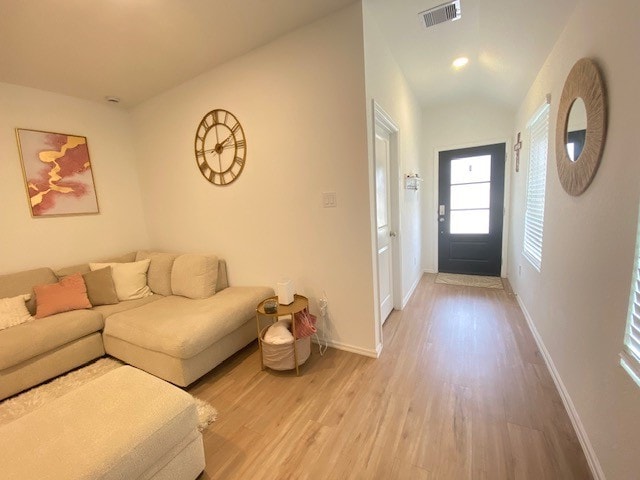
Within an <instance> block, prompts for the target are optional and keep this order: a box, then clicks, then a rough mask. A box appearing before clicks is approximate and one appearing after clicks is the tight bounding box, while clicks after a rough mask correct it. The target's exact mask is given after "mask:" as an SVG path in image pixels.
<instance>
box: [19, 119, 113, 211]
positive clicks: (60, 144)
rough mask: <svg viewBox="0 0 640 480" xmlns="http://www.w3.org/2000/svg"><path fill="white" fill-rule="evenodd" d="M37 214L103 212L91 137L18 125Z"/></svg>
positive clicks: (31, 206) (29, 190)
mask: <svg viewBox="0 0 640 480" xmlns="http://www.w3.org/2000/svg"><path fill="white" fill-rule="evenodd" d="M16 140H17V142H18V152H19V154H20V162H21V165H22V174H23V177H24V183H25V188H26V192H27V200H28V203H29V211H30V213H31V216H32V217H33V218H42V217H58V216H65V215H92V214H97V213H100V208H99V206H98V196H97V194H96V188H95V181H94V178H93V169H92V168H91V159H90V157H89V146H88V144H87V138H86V137H83V136H81V135H69V134H64V133H54V132H45V131H41V130H29V129H24V128H16Z"/></svg>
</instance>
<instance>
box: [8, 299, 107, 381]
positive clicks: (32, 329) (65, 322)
mask: <svg viewBox="0 0 640 480" xmlns="http://www.w3.org/2000/svg"><path fill="white" fill-rule="evenodd" d="M103 326H104V321H103V319H102V315H101V314H100V313H99V312H95V311H93V310H74V311H72V312H65V313H59V314H57V315H51V316H50V317H47V318H43V319H40V320H34V321H33V322H27V323H23V324H21V325H17V326H15V327H12V328H8V329H6V330H3V331H2V334H1V335H0V370H3V369H5V368H8V367H12V366H14V365H18V364H19V363H21V362H24V361H25V360H29V359H30V358H33V357H35V356H37V355H40V354H42V353H45V352H49V351H51V350H53V349H55V348H57V347H59V346H61V345H65V344H67V343H69V342H72V341H74V340H76V339H78V338H81V337H84V336H86V335H89V334H90V333H93V332H98V331H100V330H101V329H102V327H103Z"/></svg>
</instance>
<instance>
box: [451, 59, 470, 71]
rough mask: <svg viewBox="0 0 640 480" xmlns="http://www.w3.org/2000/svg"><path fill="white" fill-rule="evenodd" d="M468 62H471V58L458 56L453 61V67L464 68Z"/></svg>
mask: <svg viewBox="0 0 640 480" xmlns="http://www.w3.org/2000/svg"><path fill="white" fill-rule="evenodd" d="M467 63H469V59H468V58H467V57H458V58H456V59H455V60H454V61H453V63H452V65H453V68H462V67H464V66H465V65H466V64H467Z"/></svg>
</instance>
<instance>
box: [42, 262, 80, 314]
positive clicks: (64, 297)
mask: <svg viewBox="0 0 640 480" xmlns="http://www.w3.org/2000/svg"><path fill="white" fill-rule="evenodd" d="M33 291H34V292H35V294H36V318H42V317H48V316H49V315H53V314H55V313H61V312H68V311H70V310H78V309H80V308H91V303H90V302H89V298H88V297H87V286H86V285H85V283H84V280H83V278H82V275H81V274H79V273H76V274H74V275H69V276H68V277H65V278H63V279H62V280H60V281H59V282H58V283H52V284H50V285H36V286H35V287H33Z"/></svg>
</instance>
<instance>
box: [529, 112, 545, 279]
mask: <svg viewBox="0 0 640 480" xmlns="http://www.w3.org/2000/svg"><path fill="white" fill-rule="evenodd" d="M527 129H528V131H529V174H528V177H527V198H526V210H525V214H524V246H523V253H524V256H525V257H526V258H527V259H528V260H529V261H530V262H531V264H532V265H533V266H534V267H535V268H536V269H537V270H538V271H540V268H541V267H542V238H543V232H544V195H545V187H546V181H547V152H548V149H549V104H548V103H545V104H544V105H543V106H542V107H541V108H540V109H538V111H537V112H536V113H535V115H534V116H533V117H532V119H531V120H530V121H529V124H528V125H527Z"/></svg>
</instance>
